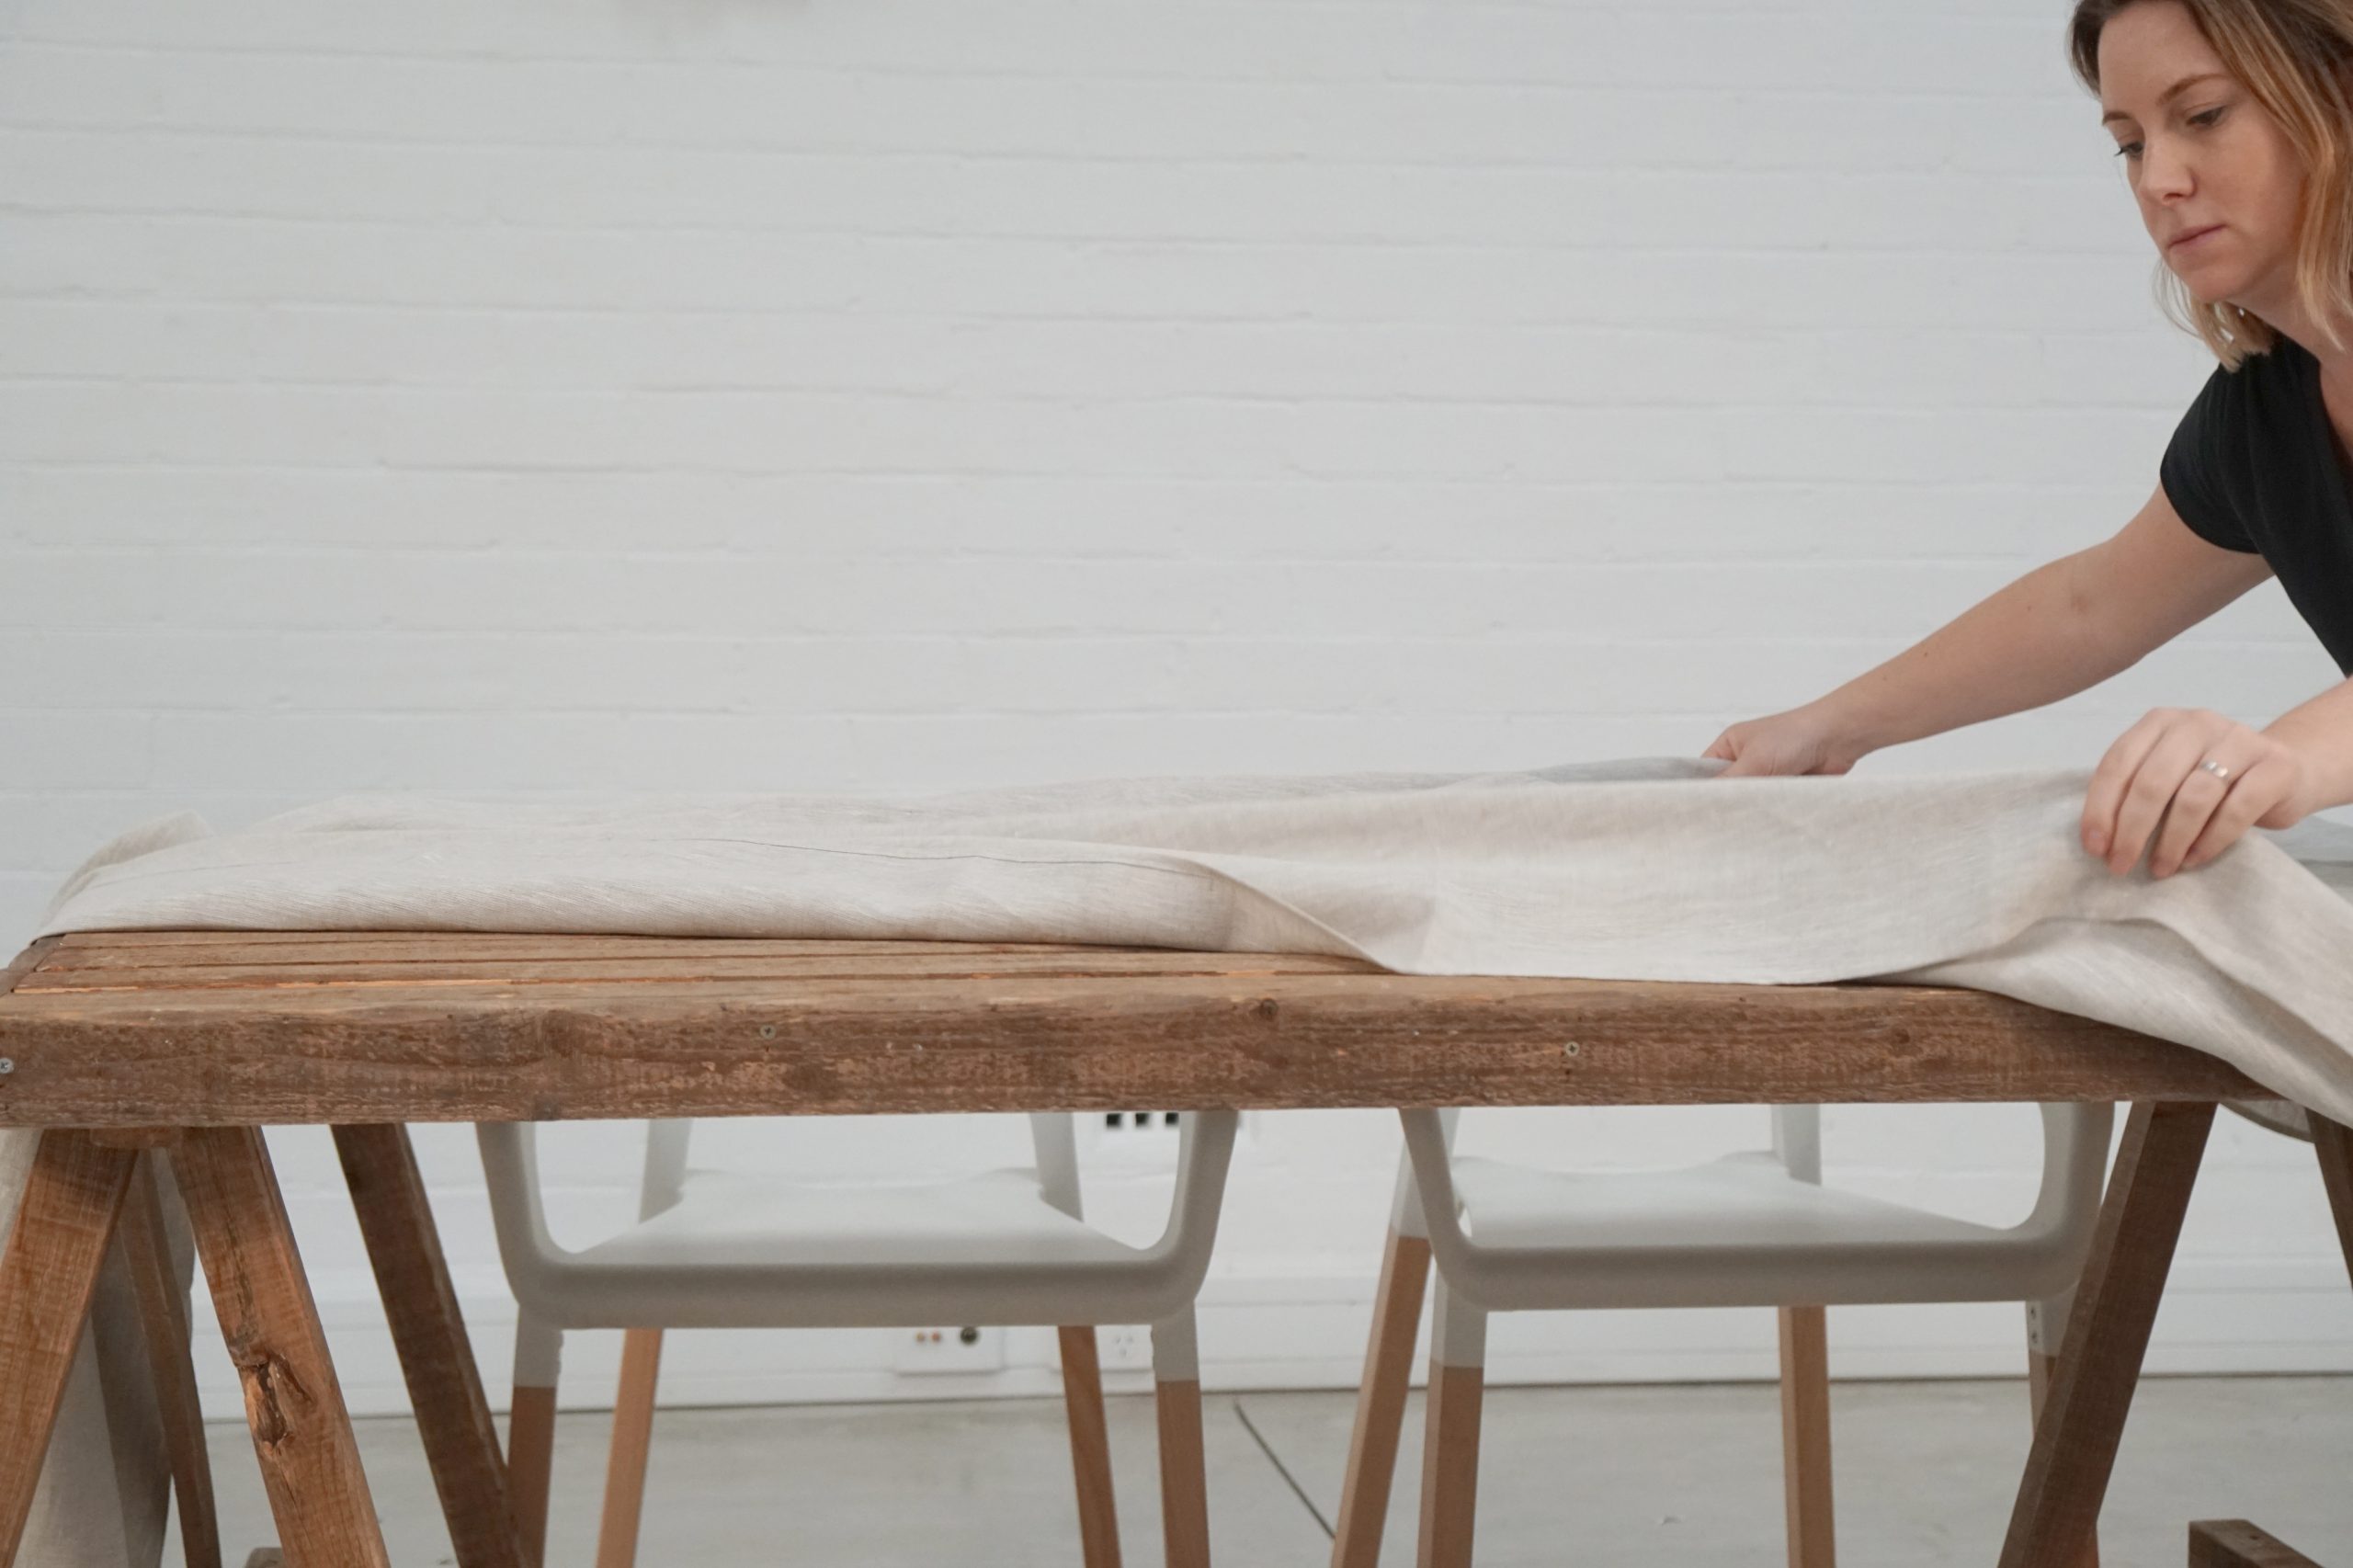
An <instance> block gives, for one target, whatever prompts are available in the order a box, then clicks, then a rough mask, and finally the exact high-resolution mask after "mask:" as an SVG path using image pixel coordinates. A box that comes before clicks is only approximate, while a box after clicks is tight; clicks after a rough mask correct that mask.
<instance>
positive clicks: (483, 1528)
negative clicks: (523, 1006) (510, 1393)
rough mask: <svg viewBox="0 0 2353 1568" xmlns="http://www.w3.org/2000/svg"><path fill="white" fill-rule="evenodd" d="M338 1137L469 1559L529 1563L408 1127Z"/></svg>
mask: <svg viewBox="0 0 2353 1568" xmlns="http://www.w3.org/2000/svg"><path fill="white" fill-rule="evenodd" d="M335 1153H336V1154H337V1156H338V1157H339V1158H340V1159H341V1161H342V1164H343V1176H344V1181H345V1184H346V1185H347V1186H348V1187H350V1189H351V1206H352V1209H353V1211H354V1212H355V1213H356V1214H357V1215H358V1219H359V1233H360V1235H361V1237H362V1238H363V1239H364V1240H365V1241H366V1242H367V1244H368V1261H369V1265H370V1266H371V1267H373V1268H374V1270H375V1274H376V1288H377V1293H378V1294H379V1296H381V1298H382V1301H383V1303H384V1315H385V1317H386V1319H387V1320H388V1322H389V1323H390V1324H391V1327H392V1344H393V1346H394V1348H395V1349H397V1350H398V1351H399V1353H400V1358H401V1374H402V1376H403V1377H404V1379H405V1380H406V1381H407V1384H408V1394H409V1403H410V1406H411V1407H412V1408H413V1409H414V1410H415V1412H416V1426H417V1435H418V1437H420V1438H422V1439H423V1441H424V1444H425V1455H426V1461H427V1463H428V1464H429V1465H430V1467H431V1469H432V1471H433V1484H434V1487H435V1489H436V1490H437V1491H438V1493H439V1494H440V1498H441V1512H442V1516H443V1517H445V1518H446V1519H447V1520H448V1521H449V1540H450V1545H451V1546H452V1548H453V1549H454V1550H455V1551H456V1554H457V1559H458V1565H459V1568H529V1562H530V1561H531V1560H530V1558H529V1557H528V1556H527V1555H526V1554H525V1552H524V1550H523V1544H522V1536H521V1533H520V1531H519V1530H518V1529H517V1527H516V1522H515V1515H514V1511H513V1508H512V1506H511V1504H510V1502H509V1500H508V1497H507V1489H506V1458H505V1456H504V1455H503V1454H501V1453H500V1451H499V1447H498V1427H497V1424H496V1423H495V1422H494V1421H493V1420H492V1419H491V1415H490V1401H489V1400H488V1399H487V1398H486V1397H484V1395H483V1387H482V1374H481V1372H480V1371H479V1370H478V1369H476V1368H475V1365H474V1357H473V1349H472V1346H471V1344H470V1343H469V1342H468V1340H467V1336H466V1323H465V1318H464V1316H463V1314H462V1313H461V1312H460V1311H459V1307H458V1293H457V1290H455V1289H454V1288H453V1287H452V1286H451V1285H450V1283H449V1266H448V1264H447V1263H446V1262H445V1261H444V1259H443V1257H442V1255H441V1241H440V1235H439V1233H438V1231H437V1229H436V1228H435V1226H434V1222H433V1209H432V1205H431V1204H430V1203H429V1202H428V1201H427V1199H426V1192H425V1178H424V1177H423V1176H422V1175H420V1174H419V1172H418V1170H417V1167H416V1152H415V1148H414V1147H413V1146H412V1145H411V1144H410V1142H409V1136H408V1129H407V1128H405V1127H403V1126H401V1125H399V1124H397V1123H391V1124H387V1123H382V1122H370V1123H363V1124H358V1125H345V1126H340V1127H337V1128H336V1129H335Z"/></svg>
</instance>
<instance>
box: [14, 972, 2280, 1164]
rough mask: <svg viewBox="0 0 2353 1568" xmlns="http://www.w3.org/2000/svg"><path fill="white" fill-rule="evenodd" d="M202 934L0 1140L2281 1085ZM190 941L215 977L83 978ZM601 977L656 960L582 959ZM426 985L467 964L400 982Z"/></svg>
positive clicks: (2040, 1021)
mask: <svg viewBox="0 0 2353 1568" xmlns="http://www.w3.org/2000/svg"><path fill="white" fill-rule="evenodd" d="M199 935H203V934H201V933H162V932H147V933H76V934H74V935H72V936H70V937H67V938H65V939H64V940H63V941H62V942H60V943H57V944H54V945H52V946H51V947H50V948H49V949H46V953H45V956H43V957H40V958H38V959H34V960H31V961H30V962H29V963H28V966H27V967H26V969H25V970H24V971H23V973H22V974H21V975H20V977H19V983H18V985H17V990H16V991H15V992H13V993H11V994H7V995H6V996H0V1056H7V1057H9V1058H11V1059H12V1060H13V1062H14V1064H15V1071H14V1072H13V1073H12V1074H8V1075H6V1077H0V1125H8V1124H17V1125H32V1126H42V1125H47V1126H55V1125H67V1126H85V1127H112V1126H120V1125H129V1124H146V1123H157V1122H169V1123H173V1124H178V1125H194V1124H200V1125H241V1124H254V1123H292V1122H318V1121H349V1122H361V1121H433V1120H460V1121H479V1120H517V1119H530V1120H554V1119H572V1118H597V1117H627V1118H638V1117H645V1116H726V1115H749V1114H767V1113H778V1112H807V1113H821V1114H856V1113H870V1112H921V1111H1010V1110H1031V1109H1073V1110H1106V1109H1121V1108H1127V1107H1130V1106H1133V1105H1138V1104H1152V1105H1156V1106H1161V1107H1165V1108H1169V1109H1178V1110H1182V1109H1201V1108H1212V1107H1233V1108H1279V1107H1297V1106H1313V1107H1347V1106H1368V1107H1382V1108H1388V1107H1396V1106H1425V1105H1470V1104H1480V1105H1562V1104H1588V1105H1616V1104H1662V1105H1676V1104H1699V1103H1727V1102H1746V1103H1824V1102H1829V1103H1842V1102H1850V1101H1865V1100H2014V1101H2015V1100H2061V1099H2102V1098H2106V1099H2113V1098H2132V1099H2138V1100H2143V1101H2154V1100H2168V1099H2189V1100H2213V1099H2221V1098H2258V1099H2259V1098H2264V1097H2267V1096H2268V1091H2265V1090H2263V1089H2261V1088H2259V1087H2258V1086H2256V1085H2254V1084H2252V1083H2250V1082H2249V1081H2248V1080H2246V1079H2245V1078H2244V1077H2243V1076H2241V1075H2240V1074H2238V1073H2236V1072H2235V1071H2234V1070H2233V1069H2231V1068H2229V1067H2227V1066H2225V1065H2224V1064H2223V1063H2222V1062H2220V1061H2218V1060H2217V1059H2215V1058H2213V1057H2211V1056H2209V1055H2207V1054H2205V1053H2204V1052H2201V1051H2192V1050H2189V1049H2188V1048H2186V1047H2182V1046H2178V1045H2174V1044H2171V1043H2169V1042H2166V1041H2162V1040H2153V1039H2150V1038H2149V1037H2147V1036H2143V1035H2140V1034H2136V1033H2134V1032H2132V1031H2131V1030H2127V1029H2121V1028H2114V1027H2112V1026H2109V1025H2106V1024H2101V1023H2097V1022H2096V1021H2094V1020H2091V1019H2087V1018H2083V1017H2075V1016H2073V1015H2070V1014H2064V1013H2058V1012H2053V1011H2051V1010H2048V1009H2044V1008H2040V1007H2036V1006H2031V1005H2029V1004H2027V1003H2023V1002H2018V1001H2013V1000H2011V999H2009V998H2006V997H2001V996H1995V995H1993V994H1988V993H1985V992H1979V991H1967V990H1961V989H1957V988H1950V987H1938V986H1896V985H1880V984H1869V983H1845V984H1837V985H1795V986H1790V985H1739V984H1699V983H1661V982H1645V981H1597V980H1559V979H1546V978H1541V977H1529V976H1485V975H1401V974H1393V973H1390V972H1388V971H1381V970H1377V969H1373V968H1370V967H1367V966H1363V965H1360V964H1354V963H1353V960H1330V959H1323V958H1318V957H1316V956H1314V955H1297V954H1233V953H1225V954H1198V953H1194V954H1188V953H1175V952H1168V951H1164V950H1160V949H1113V948H1079V947H1054V946H1051V945H1032V946H1030V947H1029V948H1026V949H1019V950H1015V949H1012V948H1011V947H1010V946H1008V945H1002V944H995V945H992V944H969V943H954V942H932V943H921V942H899V943H876V944H866V945H864V946H865V947H866V948H867V949H868V950H867V951H865V952H864V953H863V954H861V953H855V952H839V951H837V950H836V949H840V948H846V947H851V946H858V945H857V944H825V943H811V942H802V943H798V944H791V943H779V942H750V941H746V942H745V943H742V944H731V943H718V944H714V943H712V942H710V940H707V939H701V938H694V939H684V938H680V939H674V940H678V941H681V942H684V943H685V944H686V945H688V946H691V947H694V948H696V949H700V950H699V951H698V952H697V953H694V954H681V955H679V956H677V957H676V959H662V958H659V957H658V949H659V947H660V944H661V943H662V941H663V939H661V938H648V937H624V938H618V939H615V938H597V937H529V938H524V939H523V940H527V941H528V942H529V946H528V947H520V946H517V939H515V938H510V939H509V940H508V942H507V943H506V945H505V946H504V947H502V946H501V945H500V944H498V943H496V942H494V941H492V940H491V939H490V938H489V937H484V936H479V935H472V934H460V935H457V936H447V935H445V936H443V937H440V938H439V939H437V940H432V941H426V940H424V939H422V938H421V937H419V935H418V934H416V933H400V932H389V933H348V934H345V935H343V936H341V937H337V938H336V939H335V940H333V941H331V942H328V943H326V944H325V945H326V946H327V947H329V948H332V949H335V952H334V954H333V955H330V957H329V958H324V959H323V958H321V957H320V956H319V954H320V946H319V942H320V939H319V938H316V937H300V936H289V937H284V938H281V939H278V940H275V941H267V942H256V940H255V939H254V934H252V933H216V934H214V935H215V936H216V937H226V938H234V939H233V940H215V941H210V942H191V941H189V940H188V938H189V937H196V936H199ZM131 937H147V938H150V940H148V941H144V942H131V941H130V940H129V938H131ZM164 937H178V938H180V939H179V940H177V941H175V942H165V941H162V940H160V938H164ZM616 941H618V942H619V943H620V944H622V945H625V946H626V948H627V949H628V951H629V953H630V954H631V955H634V956H629V957H623V956H622V955H621V953H620V951H619V950H618V949H616V948H615V947H614V943H615V942H616ZM714 946H716V947H717V948H718V949H719V950H718V951H717V952H712V951H710V950H709V949H712V948H713V947H714ZM738 946H741V947H744V948H752V947H757V948H759V949H762V952H761V953H760V954H758V955H748V954H747V955H746V956H745V959H744V960H743V961H742V963H740V964H738V965H737V967H738V968H741V967H743V964H751V965H753V966H755V967H756V966H757V965H759V964H767V965H770V966H780V967H776V968H775V971H774V972H769V973H765V974H749V973H741V972H736V973H720V972H701V971H719V970H722V969H725V968H727V967H728V965H729V964H730V963H731V962H733V961H734V960H730V959H729V958H728V954H729V952H731V951H733V949H735V948H736V947H738ZM190 949H201V950H202V951H203V952H204V953H205V954H206V955H207V960H208V961H206V962H205V963H203V964H201V965H199V966H196V969H195V971H193V972H194V973H196V974H197V975H198V976H199V978H198V979H195V980H190V978H189V975H190V973H191V971H189V970H188V969H187V968H186V967H185V966H182V967H179V968H166V969H162V970H156V971H150V972H148V973H147V975H146V977H145V978H143V979H139V980H137V982H136V983H127V984H125V985H123V986H121V987H119V988H116V989H101V990H91V989H86V988H74V987H73V986H70V985H68V984H66V983H67V982H69V981H72V980H74V979H75V978H76V977H81V978H87V977H88V976H89V975H90V974H92V973H95V972H100V970H99V969H98V968H96V967H94V966H101V965H103V964H105V963H107V962H110V961H118V960H119V961H128V960H132V959H140V958H142V957H144V958H153V956H154V955H155V954H157V953H159V952H178V953H181V954H183V955H185V954H186V953H187V952H188V951H189V950H190ZM649 949H654V952H652V953H649ZM395 952H398V953H401V954H404V955H405V956H404V957H401V958H399V959H397V960H394V959H390V958H387V957H386V955H388V954H392V953H395ZM820 953H824V954H827V955H830V956H825V957H823V958H821V957H820V956H819V954H820ZM466 954H471V955H472V956H471V957H462V955H466ZM601 954H609V955H610V956H609V957H606V956H600V955H601ZM525 955H528V956H525ZM567 955H569V956H567ZM461 957H462V961H460V959H461ZM1013 960H1021V961H1020V962H1018V963H1017V962H1015V961H1013ZM649 964H651V965H655V966H656V967H657V968H658V969H659V970H660V972H658V973H654V972H652V971H647V970H646V969H645V968H644V967H643V966H646V965H649ZM1025 964H1026V965H1028V966H1029V967H1026V968H1025V967H1023V966H1024V965H1025ZM60 965H70V966H74V967H53V966H60ZM599 965H621V966H624V970H625V971H626V972H629V973H634V974H640V975H642V976H648V977H642V978H637V979H612V978H605V979H593V980H592V979H586V978H582V977H581V975H582V971H583V966H585V968H586V969H587V970H591V971H593V970H596V969H597V966H599ZM664 965H666V966H667V967H666V968H664V967H661V966H664ZM626 966H638V967H636V968H634V969H629V968H627V967H626ZM453 970H462V971H464V972H463V974H462V975H455V976H453V975H451V974H449V972H447V971H453ZM232 971H233V976H234V983H228V982H227V981H224V980H223V979H222V976H223V975H224V974H230V973H231V972H232ZM427 971H431V972H435V973H439V974H440V975H441V976H442V979H443V980H445V981H446V982H447V983H439V982H415V981H413V980H411V981H404V980H400V979H397V978H393V977H394V976H397V975H399V974H401V973H403V972H407V973H409V974H411V975H412V976H415V975H416V974H418V973H424V972H427ZM559 971H560V972H559ZM688 971H696V972H695V973H694V974H693V975H691V976H690V975H689V974H688ZM104 972H110V973H112V974H114V975H116V976H118V977H126V976H135V975H138V974H139V973H140V972H141V971H138V970H136V969H117V970H113V971H104ZM616 972H620V971H616ZM45 987H47V988H46V989H45Z"/></svg>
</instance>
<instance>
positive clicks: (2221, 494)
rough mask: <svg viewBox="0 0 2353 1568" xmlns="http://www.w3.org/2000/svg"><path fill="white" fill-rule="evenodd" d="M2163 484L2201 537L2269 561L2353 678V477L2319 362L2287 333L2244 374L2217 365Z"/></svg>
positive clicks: (2160, 474) (2172, 447)
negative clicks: (2332, 420) (2341, 447)
mask: <svg viewBox="0 0 2353 1568" xmlns="http://www.w3.org/2000/svg"><path fill="white" fill-rule="evenodd" d="M2157 483H2160V484H2161V485H2163V486H2164V487H2165V499H2166V500H2168V501H2170V502H2172V503H2173V509H2174V510H2175V511H2177V512H2178V513H2180V514H2181V520H2182V521H2183V522H2185V523H2188V525H2189V528H2190V531H2191V532H2192V533H2195V534H2196V535H2198V537H2199V538H2200V539H2202V540H2207V541H2208V542H2209V543H2211V544H2219V545H2221V546H2222V548H2223V549H2225V550H2237V551H2247V552H2250V553H2256V554H2260V555H2261V556H2262V557H2263V559H2264V560H2265V561H2266V562H2269V564H2270V566H2271V570H2272V573H2273V574H2274V575H2276V576H2277V577H2278V578H2279V585H2280V586H2281V587H2282V588H2284V589H2286V590H2287V593H2288V602H2289V603H2290V604H2292V605H2294V606H2295V607H2296V610H2297V613H2299V614H2300V615H2302V617H2303V618H2304V620H2305V622H2306V623H2307V624H2308V625H2310V626H2311V627H2312V629H2313V632H2314V633H2315V634H2316V635H2317V636H2318V637H2319V638H2320V641H2321V646H2323V647H2325V648H2326V649H2327V650H2328V653H2329V656H2330V657H2332V658H2334V659H2335V660H2336V667H2337V669H2338V670H2339V671H2341V672H2343V673H2345V674H2347V675H2353V480H2348V478H2347V473H2346V469H2345V464H2344V460H2342V459H2340V458H2339V457H2338V455H2337V441H2336V429H2335V427H2334V426H2331V425H2330V424H2329V420H2328V407H2327V404H2325V403H2323V402H2322V401H2321V393H2320V361H2319V360H2318V359H2315V358H2313V356H2312V354H2311V353H2310V352H2309V351H2308V350H2306V349H2305V348H2304V347H2303V346H2302V344H2300V343H2298V342H2296V341H2295V340H2294V339H2292V338H2288V337H2282V338H2280V339H2279V340H2278V341H2277V342H2276V343H2274V344H2273V345H2272V346H2271V347H2269V348H2268V349H2266V350H2265V351H2264V352H2263V353H2260V354H2251V355H2249V356H2248V357H2247V358H2245V359H2244V360H2242V361H2240V364H2239V368H2238V369H2235V370H2230V369H2224V368H2222V366H2220V365H2217V366H2215V367H2214V373H2213V374H2212V375H2211V376H2209V377H2207V379H2206V385H2205V387H2204V388H2203V389H2201V390H2200V392H2199V393H2198V396H2197V399H2196V400H2195V401H2194V402H2192V403H2190V405H2189V410H2188V413H2186V414H2184V415H2182V416H2181V423H2180V425H2179V426H2177V427H2176V428H2175V430H2174V433H2173V440H2172V441H2171V442H2170V443H2169V444H2168V445H2167V446H2166V448H2165V456H2164V458H2162V459H2161V460H2159V461H2158V463H2157Z"/></svg>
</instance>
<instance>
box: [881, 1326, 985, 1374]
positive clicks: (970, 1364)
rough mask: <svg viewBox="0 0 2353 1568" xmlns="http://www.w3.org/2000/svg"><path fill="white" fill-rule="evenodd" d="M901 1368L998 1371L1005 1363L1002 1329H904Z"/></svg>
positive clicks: (901, 1340) (939, 1370)
mask: <svg viewBox="0 0 2353 1568" xmlns="http://www.w3.org/2000/svg"><path fill="white" fill-rule="evenodd" d="M896 1332H897V1333H898V1334H899V1335H900V1339H899V1359H898V1369H899V1370H900V1371H902V1372H918V1373H920V1372H995V1371H998V1370H1001V1369H1003V1368H1004V1366H1005V1330H1003V1329H1001V1328H973V1327H972V1326H970V1325H969V1324H968V1325H966V1326H964V1327H961V1328H903V1329H899V1330H897V1331H896Z"/></svg>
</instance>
